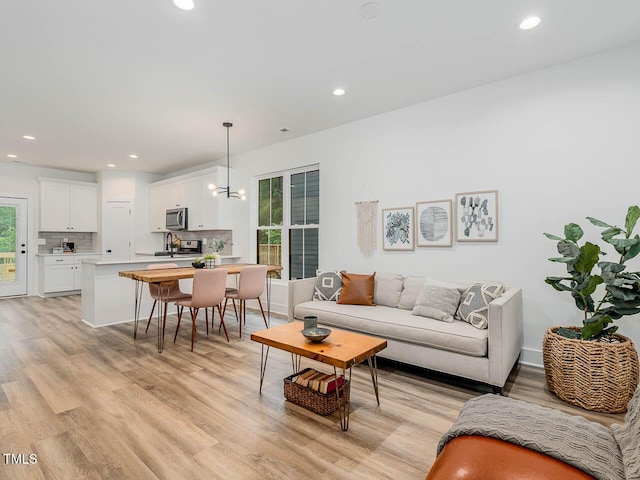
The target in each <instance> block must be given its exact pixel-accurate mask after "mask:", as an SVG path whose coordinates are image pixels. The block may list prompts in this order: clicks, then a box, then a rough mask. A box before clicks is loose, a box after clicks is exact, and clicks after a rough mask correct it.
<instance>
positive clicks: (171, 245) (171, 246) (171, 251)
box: [165, 232, 173, 257]
mask: <svg viewBox="0 0 640 480" xmlns="http://www.w3.org/2000/svg"><path fill="white" fill-rule="evenodd" d="M165 239H168V240H169V241H168V242H167V245H169V252H170V254H171V257H173V234H172V233H171V232H169V233H167V236H166V237H165Z"/></svg>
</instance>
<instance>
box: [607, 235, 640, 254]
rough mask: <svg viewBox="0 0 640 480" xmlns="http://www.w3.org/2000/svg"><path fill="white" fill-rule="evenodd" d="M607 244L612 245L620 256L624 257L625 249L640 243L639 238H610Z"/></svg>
mask: <svg viewBox="0 0 640 480" xmlns="http://www.w3.org/2000/svg"><path fill="white" fill-rule="evenodd" d="M608 242H609V243H610V244H611V245H613V248H615V249H616V252H618V253H619V254H620V255H626V254H627V249H630V248H632V247H634V246H635V245H637V244H638V243H639V242H640V239H639V238H612V239H611V240H608Z"/></svg>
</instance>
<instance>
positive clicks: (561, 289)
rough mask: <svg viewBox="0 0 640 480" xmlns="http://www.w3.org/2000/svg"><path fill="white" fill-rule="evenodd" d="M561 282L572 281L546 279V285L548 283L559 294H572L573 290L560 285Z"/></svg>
mask: <svg viewBox="0 0 640 480" xmlns="http://www.w3.org/2000/svg"><path fill="white" fill-rule="evenodd" d="M561 280H570V279H565V278H560V277H548V278H546V279H545V283H548V284H549V285H551V286H552V287H553V288H555V289H556V290H558V291H559V292H570V291H571V290H572V288H571V287H568V286H566V285H564V284H562V283H560V281H561Z"/></svg>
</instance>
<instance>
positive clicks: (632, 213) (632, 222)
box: [624, 205, 640, 238]
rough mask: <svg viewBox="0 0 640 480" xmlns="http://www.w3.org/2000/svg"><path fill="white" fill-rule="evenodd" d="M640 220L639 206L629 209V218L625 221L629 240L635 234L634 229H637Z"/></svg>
mask: <svg viewBox="0 0 640 480" xmlns="http://www.w3.org/2000/svg"><path fill="white" fill-rule="evenodd" d="M639 218H640V207H638V206H637V205H635V206H632V207H629V210H627V218H626V219H625V221H624V226H625V228H626V229H627V238H629V237H630V236H631V234H632V233H633V229H634V228H636V223H637V222H638V219H639Z"/></svg>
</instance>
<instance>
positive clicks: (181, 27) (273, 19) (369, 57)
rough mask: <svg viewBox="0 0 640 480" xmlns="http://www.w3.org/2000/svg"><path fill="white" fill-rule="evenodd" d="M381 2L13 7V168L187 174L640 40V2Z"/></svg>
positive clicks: (4, 14) (15, 0) (7, 128)
mask: <svg viewBox="0 0 640 480" xmlns="http://www.w3.org/2000/svg"><path fill="white" fill-rule="evenodd" d="M366 1H367V0H316V1H312V0H269V1H266V0H226V1H222V0H195V2H196V8H195V9H194V10H192V11H183V10H179V9H178V8H176V7H175V6H174V5H173V2H172V1H171V0H92V1H88V0H55V1H51V0H0V160H2V161H11V159H9V158H7V154H16V155H18V159H19V160H21V161H24V162H27V163H29V164H32V165H38V166H46V167H55V168H64V169H72V170H81V171H89V172H93V171H99V170H105V169H107V167H106V165H107V164H108V163H114V164H116V165H117V167H116V168H117V169H123V170H137V171H146V172H156V173H166V172H172V171H176V170H179V169H182V168H187V167H190V166H193V165H197V164H201V163H205V162H209V161H212V160H217V159H221V158H224V157H225V156H226V140H225V129H224V127H223V126H222V122H224V121H231V122H233V123H234V127H233V128H232V129H231V132H230V134H231V154H232V155H233V154H235V153H240V152H243V151H247V150H251V149H255V148H258V147H262V146H265V145H269V144H273V143H277V142H281V141H285V140H289V139H291V138H295V137H297V136H301V135H306V134H309V133H311V132H316V131H319V130H323V129H326V128H331V127H335V126H337V125H341V124H344V123H347V122H351V121H354V120H358V119H361V118H365V117H368V116H371V115H376V114H379V113H382V112H386V111H389V110H393V109H397V108H400V107H403V106H407V105H411V104H415V103H419V102H422V101H425V100H428V99H431V98H435V97H438V96H442V95H446V94H449V93H452V92H456V91H460V90H464V89H468V88H471V87H474V86H478V85H482V84H485V83H488V82H492V81H495V80H499V79H503V78H507V77H511V76H514V75H518V74H521V73H525V72H529V71H532V70H536V69H539V68H543V67H546V66H550V65H554V64H557V63H560V62H564V61H567V60H570V59H573V58H577V57H581V56H584V55H589V54H592V53H597V52H600V51H603V50H606V49H610V48H614V47H617V46H621V45H624V44H627V43H631V42H636V41H639V40H640V28H638V25H640V2H639V1H638V0H613V1H602V0H562V1H558V0H527V1H518V0H484V1H478V0H456V1H452V0H376V1H377V3H379V4H380V15H379V16H378V17H377V18H375V19H372V20H366V19H363V18H362V17H361V16H360V14H359V10H360V7H361V6H362V5H363V4H364V3H366ZM530 14H536V15H539V16H540V17H542V23H541V24H540V26H539V27H538V28H536V29H533V30H529V31H522V30H520V29H519V28H518V24H519V22H520V21H521V20H522V19H523V18H524V17H526V16H527V15H530ZM338 86H341V87H343V88H344V89H346V90H347V94H346V95H345V96H342V97H334V96H333V95H331V91H332V90H333V89H334V88H336V87H338ZM282 127H288V128H290V129H291V132H289V133H286V134H282V133H280V132H279V129H280V128H282ZM25 134H29V135H34V136H35V137H37V139H36V140H35V141H28V140H24V139H22V135H25ZM130 153H135V154H138V155H139V157H140V158H139V159H137V160H132V159H129V158H128V155H129V154H130Z"/></svg>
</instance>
